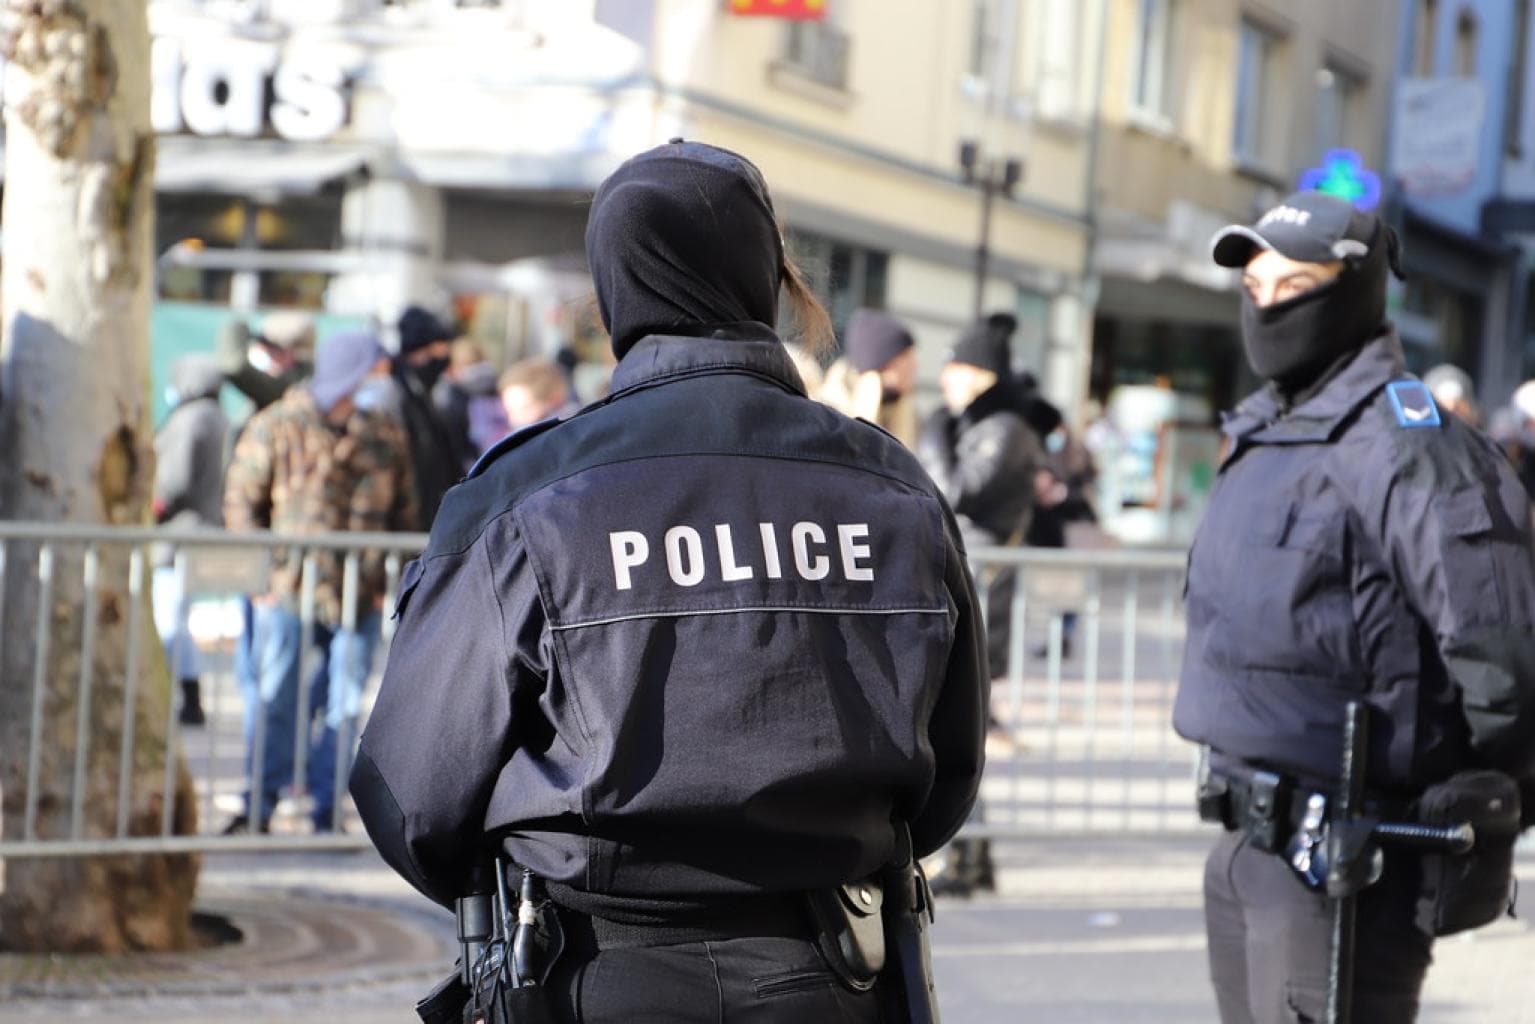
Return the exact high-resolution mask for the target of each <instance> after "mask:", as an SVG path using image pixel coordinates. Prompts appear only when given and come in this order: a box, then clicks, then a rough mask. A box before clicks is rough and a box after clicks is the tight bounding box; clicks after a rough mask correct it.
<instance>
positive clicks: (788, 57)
mask: <svg viewBox="0 0 1535 1024" xmlns="http://www.w3.org/2000/svg"><path fill="white" fill-rule="evenodd" d="M851 45H852V38H851V37H850V36H849V35H848V34H847V32H846V31H844V30H843V29H842V27H841V26H840V25H838V24H837V23H836V21H835V19H834V18H833V17H832V8H830V7H828V10H827V14H826V16H825V17H824V18H822V19H821V20H820V21H791V22H789V23H788V26H787V34H786V35H785V36H784V58H783V59H784V63H785V64H786V65H788V66H789V67H792V68H793V69H794V70H796V71H798V72H799V73H800V74H802V75H804V76H805V77H807V78H809V79H811V80H813V81H816V82H819V83H820V84H822V85H826V86H830V87H831V88H833V89H846V88H847V69H848V51H849V49H850V48H851Z"/></svg>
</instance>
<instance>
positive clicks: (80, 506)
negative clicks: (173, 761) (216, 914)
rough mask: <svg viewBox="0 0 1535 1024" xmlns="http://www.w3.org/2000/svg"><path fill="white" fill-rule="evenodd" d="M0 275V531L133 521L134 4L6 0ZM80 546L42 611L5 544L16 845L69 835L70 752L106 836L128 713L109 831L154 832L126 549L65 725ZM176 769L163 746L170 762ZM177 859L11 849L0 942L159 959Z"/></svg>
mask: <svg viewBox="0 0 1535 1024" xmlns="http://www.w3.org/2000/svg"><path fill="white" fill-rule="evenodd" d="M0 17H3V18H4V24H3V29H0V48H3V51H4V53H5V56H6V57H7V58H8V59H9V60H10V62H11V65H12V71H11V76H12V77H11V78H10V79H9V80H8V89H7V96H6V101H7V102H6V111H5V126H6V177H5V197H4V208H3V213H0V220H3V223H4V250H3V269H0V299H3V302H0V309H3V315H4V324H3V334H0V519H16V520H34V521H45V522H60V523H65V522H67V523H92V524H140V523H143V522H145V520H146V516H147V509H148V504H149V490H150V485H151V481H152V477H153V458H154V457H153V453H152V447H151V434H150V424H149V381H148V367H149V358H148V356H149V352H148V348H149V339H148V330H149V301H150V283H151V278H152V252H151V246H152V241H151V240H152V234H153V232H152V225H153V219H152V218H153V191H152V186H153V169H154V136H153V134H152V130H151V128H150V121H149V34H148V26H147V22H146V10H145V4H144V2H143V0H6V2H5V3H4V6H3V9H0ZM83 564H84V553H83V551H82V550H81V549H79V548H78V547H76V548H70V547H67V546H65V547H59V548H58V549H57V551H56V561H55V563H54V566H53V583H52V586H53V591H52V599H51V600H50V601H49V602H48V603H47V606H46V607H44V606H42V602H41V594H42V591H41V589H40V584H39V581H38V569H37V565H38V549H37V547H36V545H23V544H12V545H10V546H9V549H8V551H7V566H6V569H7V571H6V573H5V592H4V613H3V614H4V617H3V620H0V637H3V638H4V643H0V779H3V815H4V834H5V836H6V837H7V838H8V839H14V838H18V837H20V836H22V834H23V829H24V818H25V814H26V806H25V805H26V794H27V779H26V773H27V768H28V756H29V750H30V748H31V727H30V726H31V720H32V711H33V678H34V673H35V672H36V667H37V665H38V663H39V660H40V659H39V657H38V651H37V648H36V646H35V645H34V644H33V642H32V639H33V637H35V636H36V634H37V630H38V619H39V616H46V617H47V633H48V638H49V639H48V645H47V648H48V649H47V657H46V658H45V659H41V660H42V663H43V664H44V666H45V674H44V687H43V701H42V708H43V718H42V730H41V742H40V743H39V744H38V745H37V749H38V764H39V767H40V771H39V772H38V775H37V778H36V779H35V789H36V792H37V802H36V834H37V835H38V836H39V837H41V838H49V837H53V838H57V837H65V836H69V835H70V834H71V831H72V825H73V799H72V785H73V781H74V775H75V772H74V765H75V759H76V752H77V750H78V749H79V747H80V744H81V743H85V744H86V745H87V746H86V750H87V758H86V765H87V769H86V772H85V773H84V778H85V780H86V783H85V799H84V802H83V808H84V812H83V816H82V821H81V829H80V834H81V835H82V836H83V837H86V838H99V837H106V836H112V835H115V834H116V832H117V819H118V815H117V794H118V782H119V758H120V756H121V752H122V744H123V738H124V734H125V721H126V719H127V718H128V715H129V713H130V711H131V714H132V724H133V736H134V744H133V753H132V762H131V763H132V765H133V768H132V771H131V786H130V789H129V792H130V794H131V796H130V803H129V815H128V828H127V831H128V833H129V834H131V835H149V834H155V833H158V832H159V831H160V826H161V821H162V813H163V810H164V796H163V794H162V783H163V775H164V767H163V766H164V763H165V761H164V758H165V748H166V737H165V722H166V717H167V710H168V702H169V701H170V700H171V697H170V691H169V681H168V679H167V675H166V670H165V664H164V657H163V654H162V653H161V649H160V645H159V642H158V640H157V638H155V636H154V627H153V624H152V617H151V616H150V614H149V608H148V603H147V591H148V587H147V581H146V586H145V593H146V600H145V602H144V604H143V605H142V606H141V614H140V616H139V622H140V624H141V630H142V632H141V635H140V637H139V650H140V652H141V659H140V660H141V663H142V666H143V672H142V678H141V680H140V684H139V686H138V694H137V698H136V700H135V702H134V706H133V707H132V708H131V709H130V708H128V707H127V706H126V699H125V686H126V672H125V665H126V661H127V656H126V653H127V646H128V627H129V622H130V617H129V611H130V609H129V601H130V598H129V594H128V555H127V552H126V551H124V550H122V549H113V548H103V549H102V557H101V563H100V571H99V576H98V579H97V582H96V585H95V586H94V587H93V594H92V595H91V596H92V597H93V598H94V602H95V609H96V623H95V638H96V639H95V648H94V652H95V653H94V656H93V657H92V659H91V660H92V668H91V671H90V673H89V676H90V679H91V682H90V688H91V699H90V700H89V702H88V713H87V716H86V719H85V722H86V727H85V729H84V730H81V729H80V728H79V714H80V705H81V689H82V679H81V677H82V664H81V662H82V658H83V654H84V649H85V645H84V642H83V634H84V628H85V624H86V616H87V607H88V606H89V602H88V600H87V596H88V595H87V593H86V584H85V582H84V572H83ZM175 756H177V757H178V760H179V755H175ZM175 778H176V780H177V781H176V784H175V785H174V786H173V791H172V793H171V796H170V799H171V800H172V802H173V805H174V806H173V807H172V810H171V817H172V820H173V822H174V829H175V830H176V831H190V830H192V829H193V828H195V825H196V822H195V813H196V812H195V803H194V800H193V799H192V797H193V794H192V790H191V784H190V781H189V778H188V776H187V774H186V771H185V768H184V765H180V764H178V765H177V770H176V773H175ZM196 875H197V860H196V858H195V857H192V856H186V855H181V856H144V857H114V858H56V859H47V860H33V859H19V860H13V861H12V862H11V863H9V864H8V865H7V866H6V886H5V892H4V893H3V895H0V947H4V948H8V949H24V950H32V951H59V952H70V951H103V952H122V951H128V950H164V949H177V948H183V947H185V946H186V945H188V944H189V942H190V930H189V926H188V917H189V911H190V907H191V901H192V895H193V889H194V887H195V885H196Z"/></svg>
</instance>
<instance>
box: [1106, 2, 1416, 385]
mask: <svg viewBox="0 0 1535 1024" xmlns="http://www.w3.org/2000/svg"><path fill="white" fill-rule="evenodd" d="M1397 6H1398V5H1397V2H1396V0H1356V2H1351V3H1347V4H1339V3H1332V2H1327V0H1293V2H1287V3H1282V4H1281V3H1268V2H1256V0H1111V16H1110V18H1109V36H1108V43H1107V48H1106V54H1105V61H1104V90H1103V103H1102V139H1101V157H1100V160H1099V165H1098V166H1099V171H1100V173H1099V177H1098V183H1099V205H1098V207H1097V209H1096V210H1095V221H1096V224H1097V233H1096V240H1095V252H1094V260H1093V266H1094V269H1095V272H1096V274H1097V276H1098V278H1099V289H1100V291H1099V297H1098V304H1097V316H1096V321H1095V329H1094V359H1093V375H1092V385H1091V392H1092V394H1093V395H1094V397H1096V398H1098V399H1100V400H1107V398H1108V396H1109V394H1110V392H1111V391H1112V389H1113V388H1114V387H1116V386H1119V385H1124V384H1147V383H1157V382H1161V383H1166V384H1168V385H1170V386H1171V387H1172V388H1173V389H1174V390H1176V391H1178V392H1181V393H1184V394H1187V395H1189V396H1192V397H1196V398H1199V399H1201V400H1202V401H1203V402H1204V404H1205V405H1206V406H1208V408H1209V409H1211V410H1215V409H1220V408H1229V407H1230V405H1231V403H1232V402H1233V401H1234V400H1235V399H1236V398H1238V397H1240V394H1241V393H1242V391H1243V389H1244V388H1245V387H1246V385H1247V384H1249V383H1250V381H1249V380H1248V379H1246V377H1245V372H1246V371H1245V367H1244V365H1243V361H1242V358H1241V350H1240V345H1239V341H1238V338H1237V335H1236V333H1235V325H1236V321H1237V307H1238V303H1237V300H1238V293H1237V275H1235V274H1233V273H1231V272H1229V271H1224V270H1221V269H1220V268H1217V267H1215V266H1214V265H1213V264H1212V263H1211V261H1210V257H1209V240H1210V237H1211V236H1212V235H1213V234H1214V232H1215V231H1216V230H1217V229H1219V228H1220V227H1221V226H1222V225H1224V224H1227V223H1231V222H1234V221H1236V222H1242V221H1250V220H1251V219H1252V218H1254V217H1255V216H1256V215H1257V214H1258V213H1260V212H1261V211H1263V210H1265V209H1267V208H1268V207H1269V206H1271V205H1272V204H1273V203H1274V202H1275V201H1276V200H1278V199H1279V198H1281V197H1282V196H1284V195H1285V194H1287V193H1289V192H1291V191H1294V190H1295V189H1296V188H1297V187H1298V185H1299V182H1300V180H1301V177H1302V175H1303V174H1304V173H1305V172H1306V171H1307V170H1308V169H1310V168H1313V167H1318V166H1319V165H1321V164H1322V163H1323V162H1324V160H1325V158H1326V155H1327V154H1328V153H1329V152H1335V151H1338V150H1349V151H1352V152H1353V153H1356V154H1358V156H1359V157H1360V163H1361V165H1362V166H1361V173H1363V172H1367V171H1370V170H1371V169H1376V170H1378V169H1379V168H1380V167H1381V164H1382V159H1383V155H1384V150H1385V144H1386V120H1387V118H1386V112H1387V110H1388V100H1389V97H1390V92H1391V86H1392V79H1393V69H1394V62H1393V56H1394V52H1395V51H1394V39H1395V33H1394V28H1393V26H1394V25H1395V24H1396V19H1397Z"/></svg>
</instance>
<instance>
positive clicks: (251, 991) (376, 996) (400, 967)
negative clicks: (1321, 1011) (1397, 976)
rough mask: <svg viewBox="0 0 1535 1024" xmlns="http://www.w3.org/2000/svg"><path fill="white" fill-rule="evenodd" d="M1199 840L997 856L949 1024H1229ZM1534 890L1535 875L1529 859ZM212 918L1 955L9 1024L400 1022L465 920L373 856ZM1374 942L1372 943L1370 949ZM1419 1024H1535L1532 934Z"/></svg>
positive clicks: (941, 953)
mask: <svg viewBox="0 0 1535 1024" xmlns="http://www.w3.org/2000/svg"><path fill="white" fill-rule="evenodd" d="M1204 846H1205V842H1204V841H1203V840H1162V841H1157V842H1145V841H1139V842H1136V841H1130V840H1117V841H1115V840H1099V841H1097V842H1094V843H1091V844H1089V843H1085V842H1077V841H1072V840H1048V841H1040V842H1035V843H1028V844H1020V843H1010V844H1008V845H1006V846H1004V847H1000V848H999V857H1000V860H1001V865H1002V872H1001V892H1000V893H999V894H998V895H997V896H995V897H989V898H986V899H976V900H971V901H955V900H945V901H942V902H941V903H940V905H939V913H938V923H937V925H936V927H935V929H934V947H935V948H934V963H935V969H936V971H937V973H938V980H939V992H940V994H941V997H942V1002H943V1009H944V1017H945V1020H947V1021H949V1022H950V1024H1004V1022H1005V1024H1015V1022H1019V1021H1035V1020H1037V1021H1049V1022H1050V1024H1215V1021H1216V1017H1215V1010H1214V1004H1213V1000H1212V999H1211V997H1210V993H1209V984H1208V981H1207V975H1206V969H1205V951H1204V934H1203V928H1202V916H1201V913H1200V908H1199V888H1198V887H1199V880H1200V877H1201V870H1200V869H1201V864H1202V860H1203V856H1204ZM1520 874H1521V875H1522V876H1524V877H1525V878H1527V879H1528V878H1535V856H1532V852H1531V851H1526V853H1525V854H1524V855H1523V856H1522V857H1521V861H1520ZM199 905H200V907H201V908H202V909H203V910H205V911H207V912H212V913H217V914H222V915H225V916H227V917H228V918H229V919H230V920H231V921H232V922H234V923H235V924H236V926H237V927H239V928H241V929H242V930H243V931H244V933H245V941H244V942H243V943H241V944H239V945H233V946H226V947H222V948H217V949H213V950H208V951H205V952H202V953H199V954H190V955H185V956H166V957H142V958H136V959H134V960H131V961H124V960H108V959H104V958H89V957H77V958H41V959H39V958H24V957H17V956H4V955H0V1021H3V1022H5V1024H44V1022H50V1024H51V1022H58V1021H76V1020H126V1021H135V1022H137V1021H151V1020H152V1021H162V1022H177V1024H183V1022H185V1024H190V1022H194V1021H198V1022H200V1021H210V1022H213V1021H217V1022H231V1024H257V1022H284V1024H362V1022H370V1024H371V1022H378V1024H406V1022H410V1021H414V1020H415V1019H416V1018H415V1015H414V1013H413V1012H412V1010H411V1007H412V1006H413V1004H414V1002H415V1000H416V999H417V998H418V997H419V996H420V995H421V994H422V993H423V992H424V991H425V990H426V989H427V988H428V987H430V985H431V984H432V983H433V982H435V980H436V979H437V978H438V977H440V976H441V975H442V973H443V972H444V971H445V970H447V967H448V964H449V963H450V961H451V960H452V958H453V956H454V952H455V950H454V945H453V943H454V939H453V922H452V919H451V918H450V917H449V916H448V915H447V914H446V913H444V912H443V911H441V910H439V909H437V908H436V907H434V906H432V905H431V904H429V903H427V902H426V901H425V900H423V899H422V898H420V897H419V896H417V895H416V894H414V893H413V892H411V891H410V890H409V889H408V888H407V887H406V886H405V885H404V883H402V882H400V881H399V880H398V879H397V878H396V877H395V876H394V875H393V874H392V873H391V872H390V871H389V870H388V869H387V868H385V867H384V866H383V865H382V864H381V863H380V862H379V861H378V859H377V858H376V857H375V856H374V855H372V854H371V853H368V854H306V855H287V854H284V855H262V856H257V855H219V856H210V857H209V858H208V859H207V860H206V862H205V867H204V872H203V882H202V885H201V898H200V901H199ZM1361 938H1362V940H1364V941H1367V937H1361ZM1435 954H1436V963H1435V966H1434V968H1433V970H1432V971H1431V972H1430V975H1429V981H1428V986H1427V990H1426V992H1425V997H1424V1009H1423V1012H1422V1015H1421V1017H1420V1024H1535V972H1532V971H1531V970H1530V969H1529V965H1530V964H1531V963H1535V929H1532V928H1531V927H1530V925H1529V924H1528V923H1527V922H1526V921H1524V920H1522V919H1521V920H1508V921H1503V922H1500V923H1498V924H1496V925H1493V926H1491V927H1489V928H1485V929H1482V930H1481V931H1478V932H1474V933H1471V934H1469V935H1465V936H1457V937H1455V938H1452V939H1448V940H1444V941H1442V942H1441V943H1440V944H1439V946H1438V947H1437V949H1436V951H1435Z"/></svg>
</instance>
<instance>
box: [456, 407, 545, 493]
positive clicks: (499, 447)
mask: <svg viewBox="0 0 1535 1024" xmlns="http://www.w3.org/2000/svg"><path fill="white" fill-rule="evenodd" d="M563 422H564V421H563V420H561V419H560V418H559V417H558V416H551V417H550V418H549V419H546V420H539V421H538V422H537V423H531V424H529V425H528V426H526V427H523V428H522V429H521V430H514V431H512V432H511V433H510V434H507V435H506V436H505V437H503V438H502V439H501V440H499V441H497V442H496V443H495V444H493V445H491V446H490V447H489V448H487V449H485V453H484V454H483V455H481V456H480V457H479V459H478V460H477V461H476V462H475V464H474V466H473V467H471V468H470V470H469V475H468V477H466V479H469V480H473V479H474V478H475V477H477V476H479V475H480V474H481V473H483V472H485V467H487V466H489V465H490V464H491V463H492V462H495V461H496V460H497V459H499V458H500V457H501V456H503V455H505V454H506V453H507V452H509V451H511V450H512V449H513V448H516V447H518V446H519V445H522V444H523V443H525V442H527V441H529V440H531V439H532V438H534V437H537V436H538V435H539V434H542V433H543V432H544V431H546V430H548V429H549V428H551V427H556V426H559V424H561V423H563Z"/></svg>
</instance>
